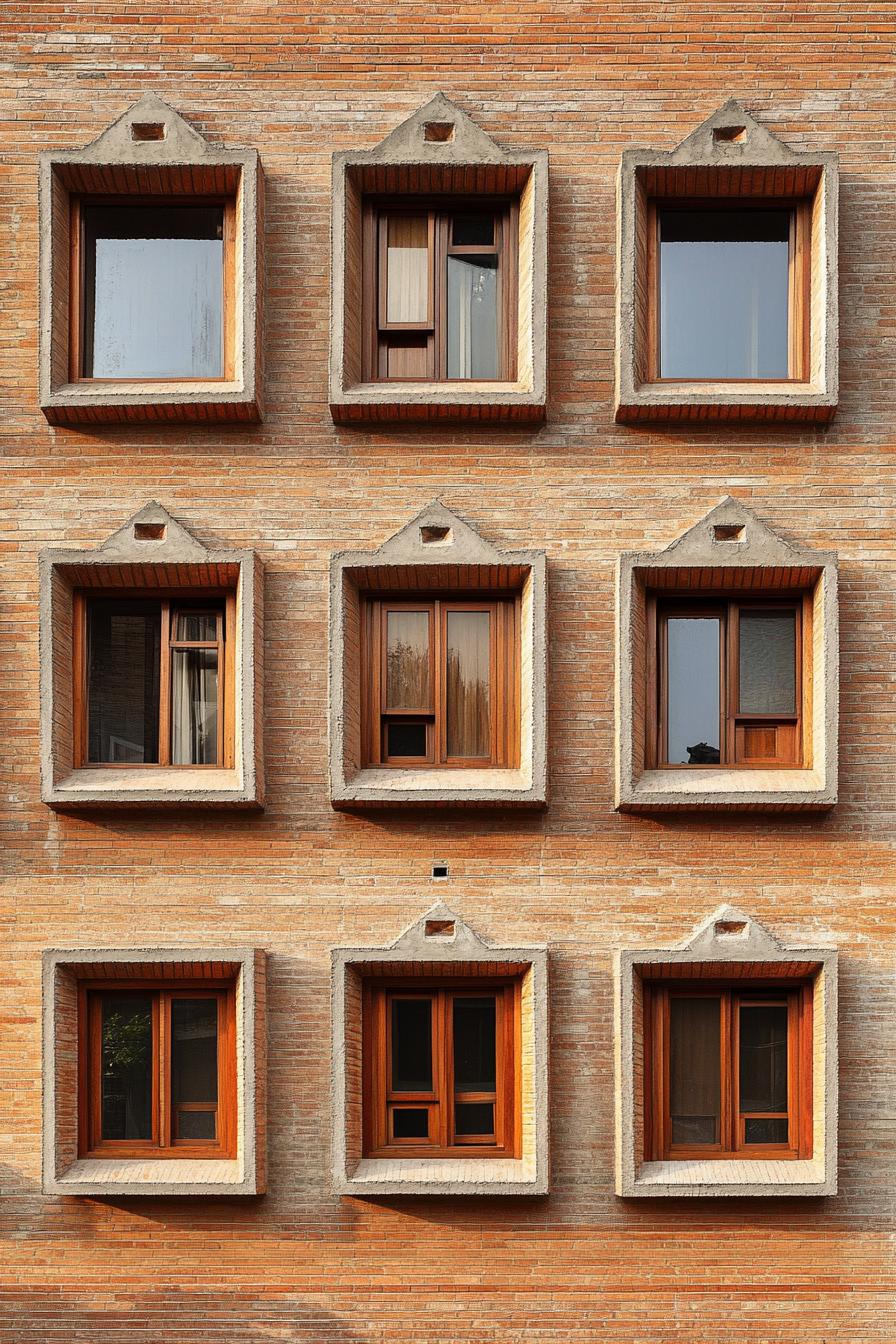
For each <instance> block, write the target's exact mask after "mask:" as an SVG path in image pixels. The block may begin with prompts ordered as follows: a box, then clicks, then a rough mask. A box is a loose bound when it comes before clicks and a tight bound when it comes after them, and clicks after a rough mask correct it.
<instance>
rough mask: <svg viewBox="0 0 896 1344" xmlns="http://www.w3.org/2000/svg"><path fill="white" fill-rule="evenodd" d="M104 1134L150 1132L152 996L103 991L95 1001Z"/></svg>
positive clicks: (129, 1135) (141, 1135)
mask: <svg viewBox="0 0 896 1344" xmlns="http://www.w3.org/2000/svg"><path fill="white" fill-rule="evenodd" d="M100 1020H101V1027H100V1030H101V1036H102V1057H101V1068H102V1075H101V1077H102V1105H101V1112H102V1121H101V1133H102V1137H103V1138H104V1139H143V1140H148V1139H151V1138H152V1067H153V1064H152V999H150V998H149V997H143V996H140V997H137V996H136V995H133V994H104V995H103V998H102V1003H101V1019H100Z"/></svg>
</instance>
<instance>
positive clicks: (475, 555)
mask: <svg viewBox="0 0 896 1344" xmlns="http://www.w3.org/2000/svg"><path fill="white" fill-rule="evenodd" d="M371 560H372V561H376V562H377V563H383V564H399V563H400V564H407V565H413V564H431V563H433V562H436V563H440V564H451V565H458V564H462V565H494V564H500V563H502V562H506V560H507V555H506V553H504V552H502V551H499V550H498V549H497V547H496V546H493V545H492V544H491V542H488V541H485V540H484V539H483V538H482V537H481V536H480V535H479V533H478V532H477V531H476V530H475V529H474V528H472V527H471V526H470V524H469V523H466V522H464V520H463V518H461V517H460V515H459V514H457V513H455V512H454V511H453V510H452V509H449V508H447V507H446V506H445V505H444V504H443V503H442V502H441V500H438V499H434V500H433V501H432V503H431V504H429V505H427V507H426V508H425V509H421V511H420V512H419V513H418V514H417V515H416V517H415V518H412V519H411V521H410V522H409V523H406V524H405V526H404V527H402V528H401V529H400V530H399V531H398V532H396V533H395V534H394V535H393V536H391V537H389V539H388V541H384V542H383V544H382V546H380V548H379V550H377V551H373V552H371Z"/></svg>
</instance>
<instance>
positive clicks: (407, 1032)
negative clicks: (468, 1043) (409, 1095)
mask: <svg viewBox="0 0 896 1344" xmlns="http://www.w3.org/2000/svg"><path fill="white" fill-rule="evenodd" d="M392 1091H393V1092H431V1091H432V1000H431V999H393V1000H392Z"/></svg>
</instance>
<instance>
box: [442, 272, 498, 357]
mask: <svg viewBox="0 0 896 1344" xmlns="http://www.w3.org/2000/svg"><path fill="white" fill-rule="evenodd" d="M448 377H449V378H497V377H498V258H497V257H495V256H491V257H449V258H448Z"/></svg>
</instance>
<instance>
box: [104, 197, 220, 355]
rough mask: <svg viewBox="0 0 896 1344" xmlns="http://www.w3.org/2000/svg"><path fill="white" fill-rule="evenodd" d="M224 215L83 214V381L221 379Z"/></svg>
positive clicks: (216, 211) (137, 209) (174, 209)
mask: <svg viewBox="0 0 896 1344" xmlns="http://www.w3.org/2000/svg"><path fill="white" fill-rule="evenodd" d="M223 237H224V210H223V207H222V206H219V205H214V206H194V205H166V206H147V205H143V206H130V205H103V206H87V207H86V208H85V211H84V243H85V258H84V261H85V281H84V283H85V294H84V307H85V329H84V373H85V375H86V376H87V377H93V378H220V377H221V376H222V375H223V372H224V344H223V312H224V242H223Z"/></svg>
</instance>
